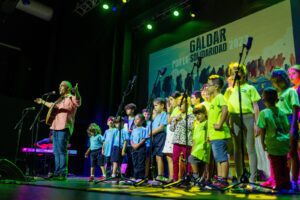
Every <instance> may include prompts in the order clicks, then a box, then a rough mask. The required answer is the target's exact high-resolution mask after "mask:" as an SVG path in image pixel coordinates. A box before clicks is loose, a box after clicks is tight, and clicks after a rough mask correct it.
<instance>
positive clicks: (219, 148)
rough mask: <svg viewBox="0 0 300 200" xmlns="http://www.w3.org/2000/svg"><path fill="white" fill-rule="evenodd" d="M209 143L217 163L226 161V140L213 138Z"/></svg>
mask: <svg viewBox="0 0 300 200" xmlns="http://www.w3.org/2000/svg"><path fill="white" fill-rule="evenodd" d="M210 143H211V147H212V151H213V155H214V159H215V161H216V162H218V163H221V162H226V161H228V155H227V154H228V153H227V140H213V141H211V142H210Z"/></svg>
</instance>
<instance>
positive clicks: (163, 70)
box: [158, 67, 167, 76]
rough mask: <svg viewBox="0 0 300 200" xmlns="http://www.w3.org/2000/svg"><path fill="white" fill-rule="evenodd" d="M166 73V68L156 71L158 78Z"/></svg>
mask: <svg viewBox="0 0 300 200" xmlns="http://www.w3.org/2000/svg"><path fill="white" fill-rule="evenodd" d="M166 72H167V68H166V67H164V68H162V69H160V70H158V73H159V75H160V76H163V75H165V73H166Z"/></svg>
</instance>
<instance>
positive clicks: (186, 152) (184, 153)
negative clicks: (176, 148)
mask: <svg viewBox="0 0 300 200" xmlns="http://www.w3.org/2000/svg"><path fill="white" fill-rule="evenodd" d="M181 149H182V153H183V158H184V160H186V159H187V158H188V157H189V156H190V155H191V150H192V147H191V146H188V147H187V148H186V146H185V145H184V146H182V147H181ZM186 155H187V157H186ZM183 164H184V167H185V168H186V162H184V163H183ZM185 170H187V172H188V173H189V172H191V165H190V164H189V163H188V168H187V169H185Z"/></svg>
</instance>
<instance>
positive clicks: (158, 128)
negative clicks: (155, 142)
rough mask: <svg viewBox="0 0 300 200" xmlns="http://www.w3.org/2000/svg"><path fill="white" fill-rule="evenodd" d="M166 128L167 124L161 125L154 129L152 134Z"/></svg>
mask: <svg viewBox="0 0 300 200" xmlns="http://www.w3.org/2000/svg"><path fill="white" fill-rule="evenodd" d="M164 129H165V125H163V124H162V125H160V126H159V127H157V128H155V129H153V130H152V135H156V134H157V133H160V132H162V131H163V130H164Z"/></svg>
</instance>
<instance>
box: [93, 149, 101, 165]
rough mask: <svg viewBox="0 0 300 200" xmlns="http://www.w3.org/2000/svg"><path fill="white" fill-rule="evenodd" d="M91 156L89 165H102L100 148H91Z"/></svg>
mask: <svg viewBox="0 0 300 200" xmlns="http://www.w3.org/2000/svg"><path fill="white" fill-rule="evenodd" d="M90 158H91V167H95V166H96V165H98V166H101V167H102V166H104V156H103V155H102V153H101V149H96V150H91V153H90Z"/></svg>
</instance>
